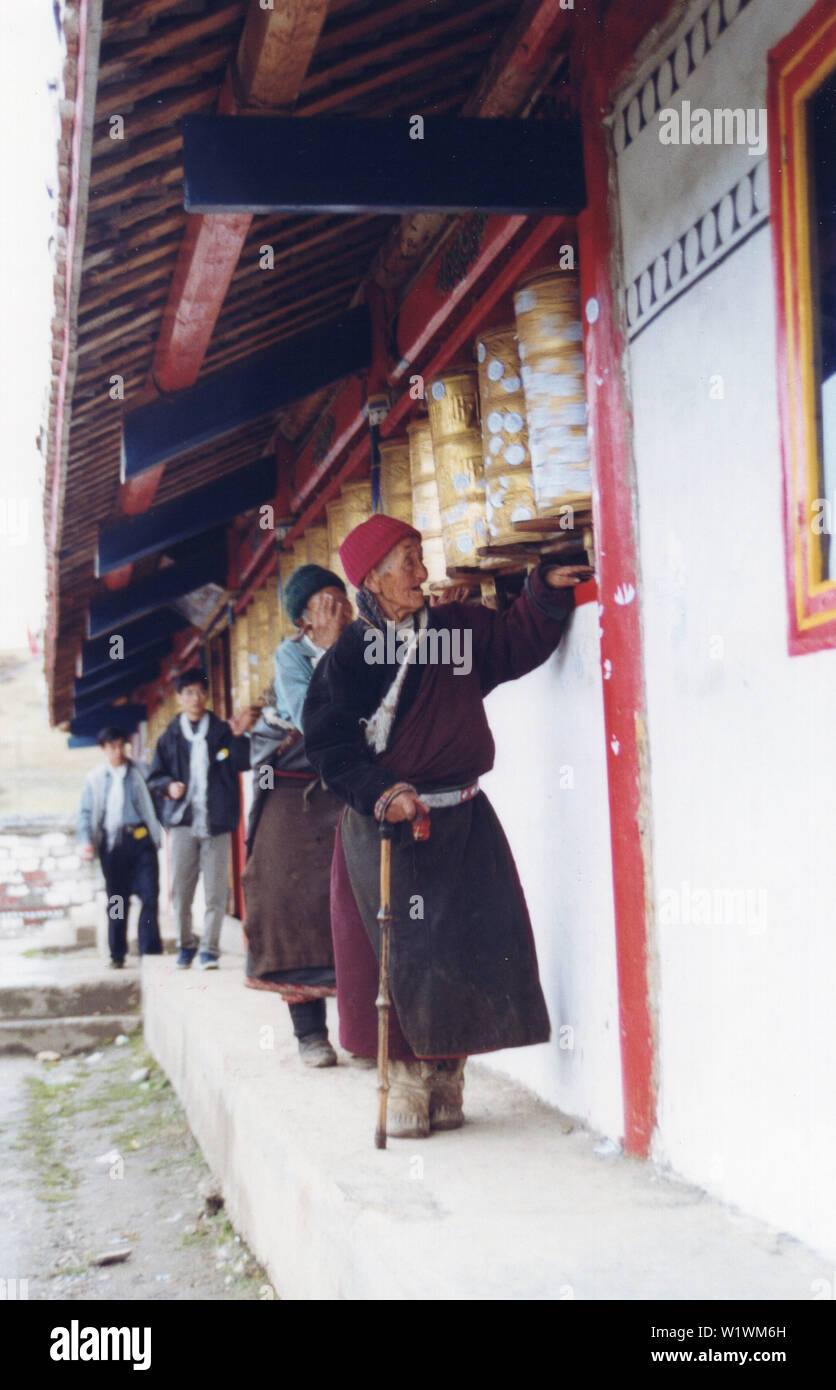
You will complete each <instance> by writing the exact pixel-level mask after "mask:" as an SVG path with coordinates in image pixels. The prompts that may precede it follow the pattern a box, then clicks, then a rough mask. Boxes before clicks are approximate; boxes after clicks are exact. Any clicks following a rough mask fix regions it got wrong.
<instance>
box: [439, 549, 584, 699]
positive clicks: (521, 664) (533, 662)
mask: <svg viewBox="0 0 836 1390" xmlns="http://www.w3.org/2000/svg"><path fill="white" fill-rule="evenodd" d="M574 607H575V594H574V589H573V588H571V587H570V588H565V589H551V588H550V587H549V585H548V584H547V583H546V581H545V579H544V578H543V574H542V570H541V569H536V570H532V571H531V573H530V574H529V575H528V577H527V579H526V581H525V584H524V586H523V591H522V593H521V594H520V596H519V598H517V599H515V600H514V602H513V603H512V604H511V606H510V608H507V609H506V610H505V612H504V613H497V612H496V611H495V610H494V609H492V608H473V609H471V608H467V609H465V610H464V611H465V612H466V613H467V615H468V619H469V621H470V622H472V625H473V665H474V667H475V668H476V670H477V671H478V672H479V678H480V682H481V686H482V694H483V695H487V694H488V692H489V691H491V690H493V689H494V687H495V686H497V685H501V684H502V683H503V681H512V680H516V678H517V677H518V676H524V675H525V674H526V673H527V672H528V671H533V670H534V668H535V667H536V666H541V665H542V663H543V662H544V661H545V660H546V658H547V657H549V656H551V654H552V652H553V651H554V650H555V648H556V647H557V645H558V643H559V642H560V639H561V637H562V636H563V634H564V632H565V631H566V628H567V626H568V623H569V618H570V616H571V614H572V612H573V611H574ZM477 615H478V616H477Z"/></svg>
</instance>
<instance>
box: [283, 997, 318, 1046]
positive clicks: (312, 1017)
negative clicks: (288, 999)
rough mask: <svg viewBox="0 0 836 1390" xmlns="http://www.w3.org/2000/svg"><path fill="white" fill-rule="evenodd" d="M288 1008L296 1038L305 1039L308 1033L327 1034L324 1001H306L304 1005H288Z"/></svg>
mask: <svg viewBox="0 0 836 1390" xmlns="http://www.w3.org/2000/svg"><path fill="white" fill-rule="evenodd" d="M289 1008H290V1017H291V1019H292V1020H293V1032H294V1034H295V1036H296V1037H297V1038H306V1037H307V1036H308V1034H309V1033H325V1032H327V1025H326V1022H325V1000H324V999H306V1000H305V1002H304V1004H290V1005H289Z"/></svg>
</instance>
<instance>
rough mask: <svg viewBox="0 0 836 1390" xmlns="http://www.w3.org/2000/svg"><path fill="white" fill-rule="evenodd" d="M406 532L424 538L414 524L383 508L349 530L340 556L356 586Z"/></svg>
mask: <svg viewBox="0 0 836 1390" xmlns="http://www.w3.org/2000/svg"><path fill="white" fill-rule="evenodd" d="M407 536H414V537H415V539H416V540H419V541H420V540H421V532H420V531H416V530H415V527H414V526H408V525H407V523H406V522H405V521H398V519H397V517H394V516H384V515H383V514H382V512H376V513H375V515H374V516H370V517H369V519H368V521H361V523H360V525H359V526H355V528H354V530H353V531H349V533H348V535H347V536H346V538H345V540H344V541H343V543H342V545H341V546H340V559H341V560H342V562H343V569H344V570H345V572H346V574H347V575H348V579H349V582H350V583H351V584H353V585H354V587H355V589H359V588H360V585H361V584H362V583H363V580H364V579H365V577H366V575H367V574H368V572H369V570H373V569H374V567H375V565H379V564H380V561H381V560H382V559H383V557H384V555H388V554H389V551H390V550H391V549H392V547H393V546H395V545H397V544H398V541H402V540H405V539H406V537H407Z"/></svg>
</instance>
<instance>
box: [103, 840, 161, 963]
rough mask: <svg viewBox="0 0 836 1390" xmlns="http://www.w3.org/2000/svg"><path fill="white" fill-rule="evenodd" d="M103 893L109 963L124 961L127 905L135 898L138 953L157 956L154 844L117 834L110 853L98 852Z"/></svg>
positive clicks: (157, 874)
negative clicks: (117, 837)
mask: <svg viewBox="0 0 836 1390" xmlns="http://www.w3.org/2000/svg"><path fill="white" fill-rule="evenodd" d="M101 860H102V870H103V872H104V880H105V890H106V892H107V941H108V945H109V947H110V955H111V959H113V960H124V959H125V956H126V955H127V951H128V904H129V902H130V900H131V896H132V895H133V896H135V897H137V898H139V901H140V904H141V908H140V914H139V954H140V955H141V956H159V955H161V954H162V949H163V944H162V941H161V940H160V928H159V923H158V920H157V899H158V897H159V891H160V871H159V865H158V864H157V851H156V849H155V848H154V842H153V840H151V839H150V837H147V838H146V839H144V840H135V839H134V838H133V836H130V835H120V837H119V839H118V840H117V841H116V844H115V845H114V846H113V849H112V850H108V849H107V847H106V846H104V845H103V846H102V849H101Z"/></svg>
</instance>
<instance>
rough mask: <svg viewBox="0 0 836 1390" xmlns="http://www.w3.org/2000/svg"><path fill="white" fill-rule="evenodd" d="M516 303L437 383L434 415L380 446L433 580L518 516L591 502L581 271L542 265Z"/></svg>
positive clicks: (390, 503)
mask: <svg viewBox="0 0 836 1390" xmlns="http://www.w3.org/2000/svg"><path fill="white" fill-rule="evenodd" d="M514 310H515V322H514V323H513V324H508V325H505V326H503V327H499V328H492V329H490V330H487V331H486V332H485V333H483V334H481V335H480V337H479V338H478V339H477V341H476V345H475V347H476V361H477V365H476V367H475V368H469V367H457V368H452V369H450V370H448V371H444V372H441V373H440V374H439V375H438V376H436V377H434V378H433V379H432V380H431V381H430V382H429V383H428V392H427V405H428V418H427V419H425V420H417V421H415V422H414V423H413V424H411V425H410V426H409V428H408V438H407V439H402V440H398V439H392V440H387V441H386V442H385V443H384V444H382V445H381V450H380V452H381V502H382V506H383V510H384V511H385V512H388V513H390V514H391V515H393V516H399V517H402V518H403V519H404V520H406V521H410V522H411V523H412V524H413V525H415V526H417V527H418V529H419V530H420V531H421V532H422V534H423V536H424V560H425V563H426V565H427V568H428V570H429V571H430V582H438V581H443V579H444V578H445V573H446V571H447V570H453V569H459V568H465V569H467V568H475V567H477V566H479V565H480V564H482V565H484V564H485V562H484V561H480V558H479V551H480V550H481V549H483V548H484V547H486V546H487V547H490V546H491V545H497V546H499V545H502V544H504V543H508V542H518V541H520V539H521V537H520V533H519V532H518V531H517V530H515V528H514V523H515V522H518V521H534V520H536V519H537V518H548V517H555V516H560V515H561V514H562V511H563V509H564V508H565V507H566V506H567V505H569V506H572V507H573V508H575V509H576V510H582V509H583V510H585V509H586V508H587V507H588V506H589V501H590V471H589V445H588V440H587V428H586V417H587V408H586V391H585V383H584V362H583V346H582V338H583V332H582V327H581V320H580V285H579V279H578V276H577V274H575V273H572V272H566V271H560V270H541V271H538V272H536V273H535V274H533V275H531V276H529V277H528V278H527V279H525V280H524V281H523V282H522V283H521V284H520V285H519V286H518V287H517V290H516V292H515V295H514ZM360 486H362V485H360ZM410 494H411V495H410ZM410 504H411V505H410ZM367 514H370V513H367ZM346 529H348V528H346ZM487 564H488V566H489V565H490V560H488V561H487Z"/></svg>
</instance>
